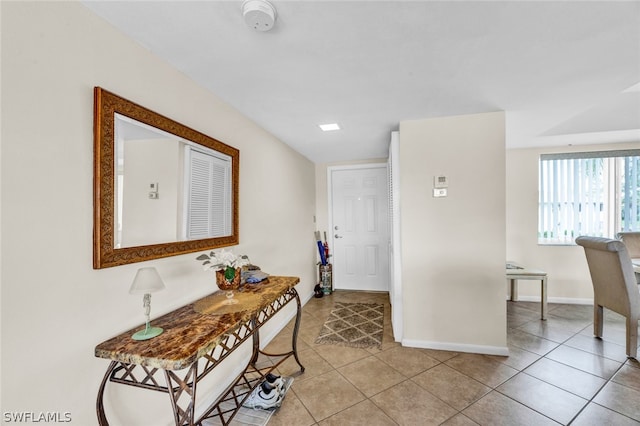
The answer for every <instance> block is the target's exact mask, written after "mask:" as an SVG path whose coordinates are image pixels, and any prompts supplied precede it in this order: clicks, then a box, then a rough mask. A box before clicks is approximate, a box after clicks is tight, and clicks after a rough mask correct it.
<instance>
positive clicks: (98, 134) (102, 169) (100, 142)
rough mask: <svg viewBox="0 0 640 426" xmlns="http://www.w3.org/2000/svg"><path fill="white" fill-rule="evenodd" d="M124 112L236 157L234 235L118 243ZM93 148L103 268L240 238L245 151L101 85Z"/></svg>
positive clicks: (97, 248) (96, 259) (97, 257)
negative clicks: (118, 120)
mask: <svg viewBox="0 0 640 426" xmlns="http://www.w3.org/2000/svg"><path fill="white" fill-rule="evenodd" d="M116 113H118V114H120V115H124V116H127V117H130V118H132V119H134V120H137V121H139V122H141V123H144V124H147V125H149V126H152V127H155V128H157V129H160V130H163V131H165V132H168V133H172V134H174V135H176V136H178V137H179V138H183V139H185V140H188V141H191V142H194V143H197V144H200V145H203V146H205V147H208V148H211V149H213V150H215V151H218V152H221V153H223V154H227V155H229V156H230V157H231V184H232V194H233V195H232V196H233V202H232V208H233V211H232V221H233V231H232V234H231V235H229V236H224V237H219V238H207V239H201V240H188V241H174V242H167V243H160V244H150V245H144V246H136V247H125V248H118V249H116V248H114V228H115V225H114V224H115V217H114V194H115V188H114V186H115V140H114V136H115V133H114V125H115V114H116ZM93 124H94V129H93V131H94V134H93V137H94V153H93V161H94V162H93V268H94V269H102V268H108V267H111V266H118V265H125V264H128V263H135V262H143V261H146V260H152V259H159V258H162V257H169V256H176V255H179V254H186V253H192V252H195V251H200V250H210V249H214V248H218V247H226V246H231V245H235V244H238V241H239V214H238V185H239V182H240V178H239V176H240V151H239V150H237V149H236V148H233V147H231V146H229V145H226V144H224V143H222V142H220V141H218V140H216V139H214V138H211V137H209V136H207V135H204V134H202V133H200V132H198V131H196V130H193V129H191V128H189V127H187V126H184V125H182V124H180V123H178V122H176V121H174V120H171V119H170V118H167V117H165V116H162V115H160V114H158V113H156V112H154V111H151V110H149V109H147V108H144V107H142V106H140V105H138V104H135V103H133V102H130V101H128V100H126V99H124V98H121V97H119V96H117V95H115V94H113V93H110V92H108V91H106V90H104V89H102V88H100V87H95V88H94V123H93Z"/></svg>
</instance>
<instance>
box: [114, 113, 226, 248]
mask: <svg viewBox="0 0 640 426" xmlns="http://www.w3.org/2000/svg"><path fill="white" fill-rule="evenodd" d="M115 142H116V143H115V150H116V152H115V159H116V161H115V166H116V170H115V179H116V182H115V196H114V215H115V218H114V222H115V223H114V225H115V226H114V248H123V247H134V246H140V245H146V244H158V243H166V242H172V241H187V240H197V239H202V238H216V237H224V236H229V235H231V234H232V231H233V230H232V225H233V223H232V217H231V194H232V187H231V186H232V183H231V164H232V163H231V157H230V156H229V155H225V154H223V153H220V152H217V151H215V150H213V149H210V148H207V147H204V146H201V145H198V144H196V143H194V142H191V141H188V140H184V139H183V138H179V137H177V136H176V135H173V134H171V133H168V132H164V131H162V130H160V129H157V128H154V127H151V126H148V125H146V124H144V123H141V122H139V121H137V120H134V119H132V118H129V117H126V116H123V115H121V114H117V113H116V114H115Z"/></svg>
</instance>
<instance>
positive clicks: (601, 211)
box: [538, 150, 640, 244]
mask: <svg viewBox="0 0 640 426" xmlns="http://www.w3.org/2000/svg"><path fill="white" fill-rule="evenodd" d="M538 193H539V211H538V243H539V244H574V240H575V238H576V237H578V236H580V235H591V236H597V237H609V238H613V237H615V234H616V233H617V232H620V231H640V205H639V202H640V150H627V151H604V152H603V151H600V152H581V153H566V154H543V155H541V156H540V181H539V191H538Z"/></svg>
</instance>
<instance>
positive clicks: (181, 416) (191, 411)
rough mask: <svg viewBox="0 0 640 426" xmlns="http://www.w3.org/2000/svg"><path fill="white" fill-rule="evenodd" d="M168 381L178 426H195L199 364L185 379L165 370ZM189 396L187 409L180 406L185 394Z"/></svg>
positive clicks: (195, 364) (195, 363)
mask: <svg viewBox="0 0 640 426" xmlns="http://www.w3.org/2000/svg"><path fill="white" fill-rule="evenodd" d="M164 374H165V377H166V379H167V387H168V388H169V396H170V397H171V406H172V407H173V416H174V419H175V421H176V426H182V425H190V426H191V425H193V424H194V423H195V408H196V404H195V402H196V382H197V381H198V362H197V361H196V362H194V363H193V365H191V367H189V371H188V372H187V374H186V375H185V377H184V379H180V378H179V377H178V376H177V375H176V373H174V372H173V371H170V370H165V372H164ZM185 392H186V393H187V395H188V396H189V397H188V398H187V399H188V404H187V406H186V407H185V408H182V407H181V406H180V397H181V396H182V394H183V393H185Z"/></svg>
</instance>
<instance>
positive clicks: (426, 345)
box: [402, 339, 509, 356]
mask: <svg viewBox="0 0 640 426" xmlns="http://www.w3.org/2000/svg"><path fill="white" fill-rule="evenodd" d="M402 346H407V347H410V348H420V349H436V350H439V351H451V352H465V353H472V354H483V355H499V356H509V348H507V347H506V346H485V345H468V344H464V343H451V342H432V341H428V340H411V339H402Z"/></svg>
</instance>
